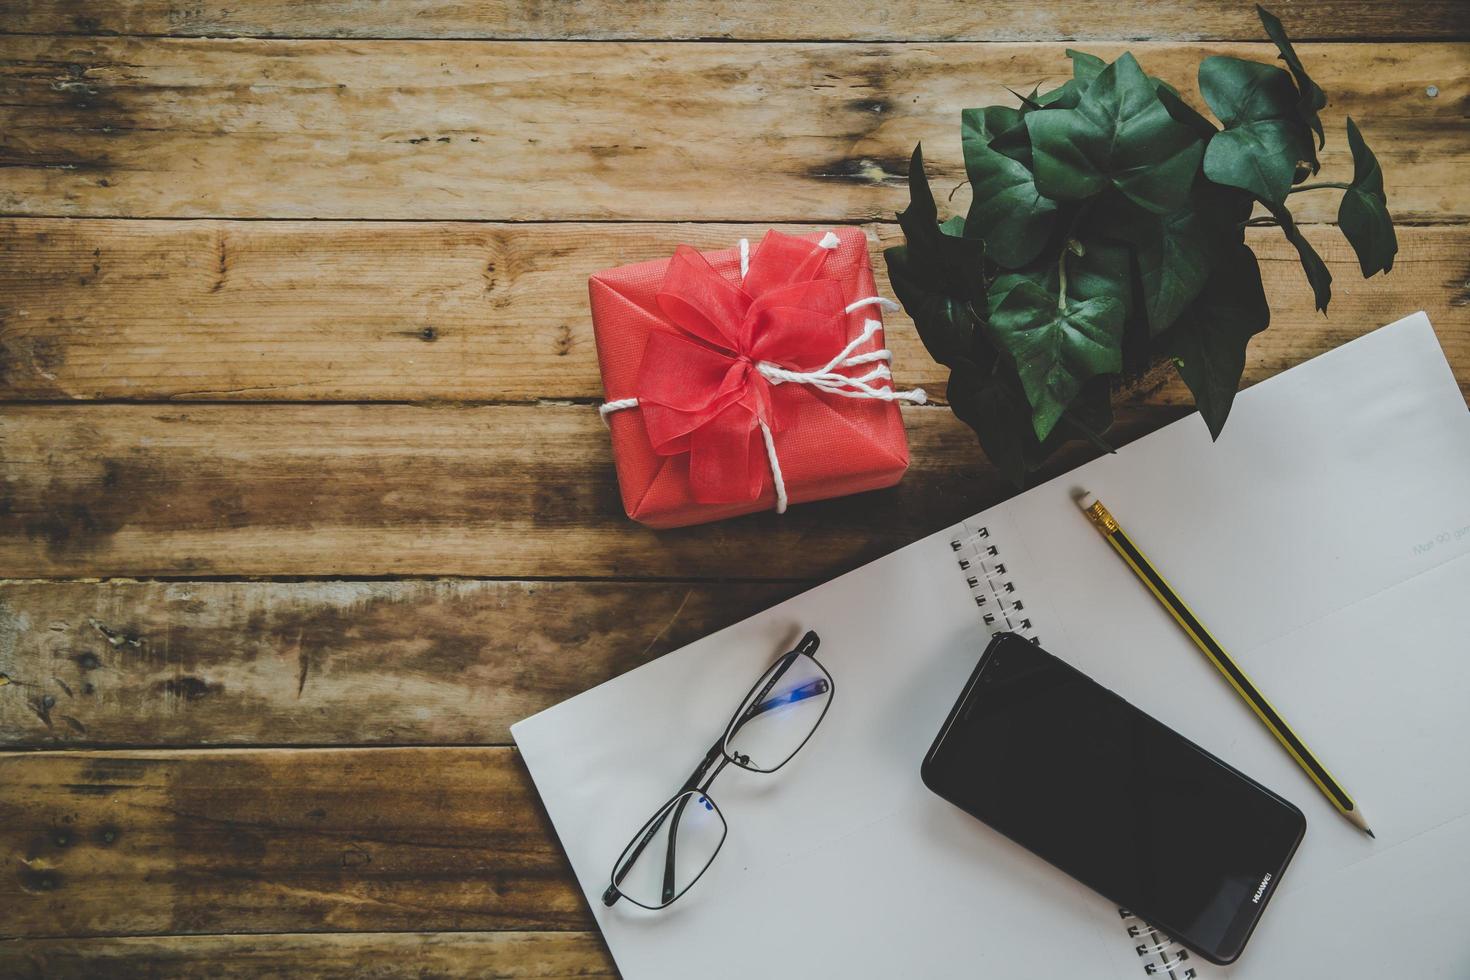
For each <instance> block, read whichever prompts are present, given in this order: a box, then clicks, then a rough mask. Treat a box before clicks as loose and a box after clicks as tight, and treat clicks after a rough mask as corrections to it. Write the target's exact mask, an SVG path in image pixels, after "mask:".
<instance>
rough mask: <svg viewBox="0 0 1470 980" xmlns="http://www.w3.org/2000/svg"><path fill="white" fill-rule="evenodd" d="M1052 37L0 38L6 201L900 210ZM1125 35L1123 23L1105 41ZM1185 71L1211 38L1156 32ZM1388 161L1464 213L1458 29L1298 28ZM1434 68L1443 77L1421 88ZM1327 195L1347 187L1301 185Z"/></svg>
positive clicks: (1336, 165)
mask: <svg viewBox="0 0 1470 980" xmlns="http://www.w3.org/2000/svg"><path fill="white" fill-rule="evenodd" d="M1063 47H1064V45H1061V44H1055V43H1051V44H935V45H924V44H906V45H884V44H879V45H861V44H815V43H797V44H719V43H682V42H671V43H667V44H657V45H648V44H633V43H619V42H547V43H536V44H525V43H519V42H513V41H512V42H501V41H482V42H474V41H435V42H402V41H350V42H348V41H311V40H306V41H257V40H207V41H206V40H187V39H152V38H144V39H139V38H76V37H37V36H9V37H4V38H0V133H3V134H4V135H3V143H0V165H3V168H4V170H5V174H6V180H5V182H4V186H3V189H0V211H3V212H6V213H12V214H36V215H58V216H75V217H81V216H89V215H90V216H103V217H119V216H136V217H159V216H163V217H245V218H261V217H272V218H290V217H299V218H396V219H418V220H423V219H502V220H526V219H530V220H543V219H587V218H595V219H635V220H645V221H646V220H691V219H694V220H731V221H755V222H760V221H783V220H784V221H813V220H814V221H833V220H838V219H847V220H854V219H855V220H868V219H873V218H889V217H891V216H892V215H893V213H894V212H895V211H897V210H899V209H901V208H902V207H903V206H904V204H905V202H906V199H907V193H906V189H905V187H904V175H905V174H906V173H907V169H908V158H909V154H910V152H911V151H912V150H913V147H914V144H915V143H916V142H919V141H921V140H922V141H923V143H924V144H925V146H926V147H927V148H928V150H929V153H928V154H927V155H926V159H929V160H931V161H932V162H933V164H934V174H933V176H934V177H935V180H936V182H937V183H938V184H940V185H941V186H947V184H953V183H955V182H958V181H959V180H960V179H961V175H962V170H963V168H962V166H961V159H960V141H959V138H958V137H959V133H958V125H957V122H958V114H959V110H960V109H961V108H963V107H966V106H973V105H977V104H985V103H990V102H1000V101H1003V100H1007V101H1008V100H1010V99H1012V98H1013V97H1012V96H1011V95H1010V94H1009V93H1008V92H1007V91H1006V86H1011V87H1020V88H1022V89H1024V88H1027V87H1028V86H1030V85H1032V84H1034V83H1040V84H1042V85H1046V84H1049V83H1050V82H1054V81H1057V80H1060V79H1061V78H1063V77H1065V76H1067V75H1069V74H1070V65H1069V63H1068V61H1067V59H1066V58H1065V57H1064V56H1063V53H1062V52H1063ZM1089 47H1092V48H1093V49H1094V50H1095V51H1096V52H1097V53H1099V54H1102V55H1105V56H1109V57H1111V56H1114V55H1116V54H1118V53H1119V52H1120V51H1121V50H1122V48H1121V47H1119V46H1118V45H1116V44H1102V45H1095V46H1094V45H1089ZM1130 47H1131V48H1132V49H1133V50H1134V51H1135V52H1136V53H1137V55H1138V56H1139V58H1140V59H1141V60H1142V62H1143V63H1144V65H1145V67H1147V68H1148V69H1149V70H1150V71H1152V72H1153V73H1154V74H1157V75H1159V76H1161V77H1163V78H1166V79H1168V80H1170V81H1172V82H1174V83H1176V84H1177V85H1178V86H1179V87H1180V88H1181V89H1183V90H1186V91H1190V90H1193V88H1194V84H1193V80H1194V78H1195V76H1196V71H1197V67H1198V64H1199V62H1200V60H1201V58H1202V57H1204V56H1205V55H1207V54H1221V53H1234V54H1239V55H1245V56H1249V57H1254V58H1258V59H1261V60H1265V61H1271V60H1273V59H1274V58H1275V56H1276V52H1275V49H1274V47H1270V46H1267V45H1261V44H1255V45H1240V44H1233V43H1219V44H1209V45H1186V44H1160V43H1155V42H1146V43H1145V42H1141V43H1138V44H1134V45H1130ZM1300 51H1301V55H1302V57H1303V59H1304V60H1305V62H1306V64H1307V65H1308V66H1309V68H1310V70H1311V72H1312V74H1313V76H1314V77H1315V78H1316V79H1317V81H1318V82H1319V83H1320V84H1321V85H1322V86H1323V87H1324V88H1325V89H1326V90H1327V91H1328V92H1329V93H1330V95H1331V96H1332V99H1333V102H1332V105H1331V107H1330V108H1329V109H1328V110H1327V111H1326V112H1325V113H1324V118H1325V120H1326V125H1327V127H1328V130H1329V131H1330V132H1331V133H1332V138H1331V141H1330V142H1329V143H1328V146H1327V150H1326V151H1325V153H1324V154H1323V156H1322V160H1323V165H1324V168H1325V171H1326V174H1327V175H1328V179H1333V178H1335V177H1344V176H1345V175H1347V174H1350V173H1351V166H1350V162H1349V157H1348V155H1347V149H1346V142H1345V139H1344V137H1343V136H1342V127H1343V115H1344V114H1351V115H1352V116H1353V117H1355V118H1356V119H1357V120H1358V121H1359V122H1360V123H1361V124H1362V128H1363V132H1364V135H1365V137H1366V138H1367V140H1368V142H1369V144H1370V145H1371V146H1372V147H1373V148H1374V150H1375V151H1376V153H1377V155H1378V158H1379V160H1380V161H1381V162H1382V164H1383V169H1384V172H1385V174H1386V176H1387V182H1388V187H1389V191H1390V194H1391V195H1392V197H1391V200H1392V202H1393V207H1394V212H1395V214H1396V215H1397V216H1398V217H1399V218H1400V219H1402V220H1408V221H1444V220H1463V219H1465V218H1466V217H1470V195H1467V193H1466V190H1465V183H1464V180H1463V177H1462V170H1463V166H1464V163H1465V160H1466V159H1467V157H1470V127H1467V126H1466V125H1465V106H1466V98H1467V92H1470V79H1467V71H1466V67H1467V64H1470V58H1467V52H1470V46H1467V45H1465V44H1456V43H1412V44H1411V43H1382V44H1371V45H1364V44H1317V45H1303V46H1302V48H1301V49H1300ZM1430 85H1433V86H1437V91H1438V95H1437V97H1434V98H1431V97H1429V96H1427V95H1426V87H1427V86H1430ZM1293 206H1294V207H1295V208H1296V211H1297V214H1298V216H1299V218H1300V219H1301V220H1304V221H1327V220H1331V219H1332V217H1333V215H1334V214H1335V211H1336V196H1335V195H1326V194H1306V195H1303V196H1302V199H1301V200H1300V203H1299V204H1298V203H1297V200H1296V199H1293Z"/></svg>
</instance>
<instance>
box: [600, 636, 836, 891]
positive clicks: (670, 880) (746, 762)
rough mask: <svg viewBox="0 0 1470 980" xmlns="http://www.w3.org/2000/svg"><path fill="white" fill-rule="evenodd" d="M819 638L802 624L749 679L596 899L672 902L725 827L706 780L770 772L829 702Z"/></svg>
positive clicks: (704, 864) (707, 859) (705, 864)
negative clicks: (792, 640) (788, 645)
mask: <svg viewBox="0 0 1470 980" xmlns="http://www.w3.org/2000/svg"><path fill="white" fill-rule="evenodd" d="M819 643H821V640H820V639H819V638H818V637H817V634H816V633H813V632H810V631H808V632H807V634H806V636H803V637H802V638H801V642H800V643H798V644H797V645H796V648H795V649H793V650H792V651H791V652H789V653H785V654H782V655H781V656H780V657H779V658H777V660H776V662H775V663H773V664H771V666H770V667H769V668H767V669H766V672H765V673H764V674H762V675H761V676H760V679H759V680H757V681H756V682H755V685H754V686H753V687H751V689H750V693H749V694H747V695H746V696H745V700H744V701H742V702H740V707H739V708H738V709H736V711H735V714H734V715H733V716H731V718H730V723H729V724H728V725H726V726H725V733H724V734H723V735H721V736H720V738H719V740H718V741H716V742H715V744H714V745H712V746H710V749H709V751H708V752H706V753H705V755H704V760H703V761H702V762H700V764H699V766H698V767H697V768H696V769H695V770H694V772H693V773H691V774H690V776H689V778H688V779H686V780H685V781H684V785H683V787H682V788H680V790H679V792H677V793H675V794H674V796H673V798H672V799H670V800H669V801H668V802H667V803H665V804H664V805H663V806H661V807H659V808H658V809H657V810H655V811H654V814H653V816H651V817H649V818H648V822H647V823H645V824H644V825H643V826H642V828H640V829H639V831H638V833H636V834H634V835H633V839H632V840H631V841H629V842H628V846H627V847H625V848H624V849H623V853H622V856H621V857H619V858H618V860H617V863H616V864H614V865H613V871H612V883H611V884H610V885H608V886H607V891H605V892H603V893H602V904H603V905H607V906H612V905H615V904H617V901H618V899H620V898H626V899H627V900H628V901H630V902H632V903H633V904H634V905H639V906H642V907H643V908H646V909H661V908H664V907H666V906H668V905H671V904H673V902H674V901H675V900H677V899H678V898H679V897H680V896H681V895H683V894H684V893H685V892H687V891H688V890H689V888H690V886H692V885H693V884H694V883H695V882H696V881H698V880H699V877H700V875H702V874H704V872H705V870H706V869H708V868H709V866H710V864H711V863H712V862H713V861H714V859H715V855H716V854H717V853H719V850H720V845H722V844H724V843H725V835H726V833H727V832H728V829H729V828H728V827H727V826H726V824H725V817H724V815H723V814H721V813H720V808H719V807H718V806H716V805H715V801H714V800H713V799H711V798H710V795H709V788H710V785H711V784H712V783H714V781H715V779H716V778H718V777H719V775H720V773H722V772H724V771H725V767H726V766H727V765H730V764H732V763H733V764H734V765H736V766H739V767H740V768H741V769H745V770H746V771H748V772H759V773H769V772H775V771H776V770H777V769H780V768H781V767H782V766H784V765H785V764H786V763H788V762H790V761H791V757H792V756H794V755H796V753H797V752H799V751H800V750H801V747H802V746H803V745H805V744H806V743H807V740H808V739H810V738H811V737H812V733H813V732H815V731H816V730H817V726H818V725H819V724H821V723H822V719H823V718H824V717H826V714H827V708H828V707H830V706H831V704H832V675H831V674H829V673H827V668H825V667H823V666H822V665H821V664H820V663H818V662H817V660H816V658H815V657H813V656H812V654H814V653H816V650H817V645H818V644H819Z"/></svg>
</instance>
